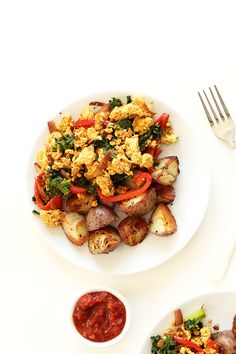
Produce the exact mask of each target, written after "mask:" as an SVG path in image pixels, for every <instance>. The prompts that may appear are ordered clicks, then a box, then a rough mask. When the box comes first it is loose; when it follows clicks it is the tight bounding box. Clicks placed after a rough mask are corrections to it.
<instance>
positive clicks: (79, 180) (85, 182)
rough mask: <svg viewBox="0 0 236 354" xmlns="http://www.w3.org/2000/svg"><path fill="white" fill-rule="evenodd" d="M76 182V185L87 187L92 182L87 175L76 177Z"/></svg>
mask: <svg viewBox="0 0 236 354" xmlns="http://www.w3.org/2000/svg"><path fill="white" fill-rule="evenodd" d="M75 184H76V186H79V187H82V188H85V187H88V186H89V184H90V182H89V180H88V179H87V178H86V177H84V176H82V177H78V178H77V179H76V183H75Z"/></svg>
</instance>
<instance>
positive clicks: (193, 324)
mask: <svg viewBox="0 0 236 354" xmlns="http://www.w3.org/2000/svg"><path fill="white" fill-rule="evenodd" d="M202 326H203V324H202V322H201V321H199V320H187V321H184V328H185V329H186V330H187V331H192V330H199V329H201V328H202Z"/></svg>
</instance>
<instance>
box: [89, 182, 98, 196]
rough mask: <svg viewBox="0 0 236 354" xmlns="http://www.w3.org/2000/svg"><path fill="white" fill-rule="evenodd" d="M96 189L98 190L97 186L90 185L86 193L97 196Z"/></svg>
mask: <svg viewBox="0 0 236 354" xmlns="http://www.w3.org/2000/svg"><path fill="white" fill-rule="evenodd" d="M97 188H98V184H97V183H95V184H92V183H91V184H90V185H89V186H88V192H89V193H91V194H92V195H94V196H96V195H97Z"/></svg>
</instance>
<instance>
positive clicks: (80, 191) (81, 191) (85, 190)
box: [70, 183, 87, 194]
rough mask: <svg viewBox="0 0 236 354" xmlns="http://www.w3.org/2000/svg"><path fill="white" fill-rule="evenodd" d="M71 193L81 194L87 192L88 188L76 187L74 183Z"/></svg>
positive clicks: (71, 185) (71, 186)
mask: <svg viewBox="0 0 236 354" xmlns="http://www.w3.org/2000/svg"><path fill="white" fill-rule="evenodd" d="M70 191H71V193H72V194H80V193H85V192H87V188H85V187H76V186H74V185H73V184H72V183H71V184H70Z"/></svg>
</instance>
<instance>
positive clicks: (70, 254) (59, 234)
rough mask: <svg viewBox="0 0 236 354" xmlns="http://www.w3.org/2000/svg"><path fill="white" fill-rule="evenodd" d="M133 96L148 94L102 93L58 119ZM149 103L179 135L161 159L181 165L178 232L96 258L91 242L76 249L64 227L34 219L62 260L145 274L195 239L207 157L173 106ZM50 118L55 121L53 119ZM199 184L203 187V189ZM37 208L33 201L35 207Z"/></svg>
mask: <svg viewBox="0 0 236 354" xmlns="http://www.w3.org/2000/svg"><path fill="white" fill-rule="evenodd" d="M128 94H133V96H143V95H140V94H137V93H132V92H131V93H130V92H127V93H125V94H124V92H117V91H114V92H106V93H97V94H94V95H92V96H89V97H85V98H82V99H80V100H78V101H77V102H75V103H73V104H71V105H70V106H68V107H66V108H65V109H64V110H63V111H62V114H58V115H57V116H56V117H55V118H54V120H55V121H58V120H59V119H60V118H61V117H62V116H63V114H66V113H70V114H72V116H73V119H76V118H77V117H78V115H79V113H80V112H81V110H82V109H83V108H84V107H85V106H87V105H88V103H89V102H90V101H95V100H99V101H108V100H109V98H110V97H113V96H114V97H120V98H121V99H123V100H124V101H125V100H126V96H127V95H128ZM144 97H145V98H147V99H148V100H153V101H155V106H154V112H157V115H158V114H161V113H162V112H167V113H170V115H171V122H172V123H173V126H174V131H175V133H176V134H178V136H179V142H178V143H177V144H173V145H170V146H165V147H164V151H163V152H162V155H161V156H168V155H177V156H178V158H179V161H180V171H181V172H180V175H179V176H178V179H177V182H176V183H175V189H176V199H175V201H174V203H173V206H171V207H170V208H171V210H172V212H173V214H174V216H175V218H176V221H177V225H178V230H177V232H176V233H175V234H174V235H173V236H170V237H166V238H164V237H163V238H161V237H157V236H154V235H152V234H150V235H148V237H147V238H146V239H145V240H144V241H143V242H142V243H141V244H139V245H137V246H135V247H129V246H126V245H121V246H119V247H118V248H117V249H116V250H114V251H113V252H111V253H109V254H105V255H98V256H93V255H91V254H90V253H89V251H88V248H87V244H84V245H83V246H82V247H77V246H74V245H73V244H72V243H70V242H69V241H68V240H67V238H66V237H65V235H64V233H63V231H62V229H60V228H55V229H50V228H48V227H47V226H46V225H44V224H43V223H42V222H41V220H40V219H39V218H38V217H37V216H32V217H33V218H34V219H33V222H34V224H35V231H37V232H38V233H39V234H40V236H41V237H42V238H44V239H45V240H46V241H47V242H48V243H49V245H50V246H51V247H52V248H53V249H54V250H55V251H56V252H57V253H59V254H60V255H61V256H62V257H64V258H66V259H67V260H68V261H70V262H72V263H74V264H75V265H77V266H79V267H81V268H84V269H87V270H90V271H94V272H104V273H110V274H128V273H136V272H140V271H144V270H147V269H150V268H153V267H155V266H158V265H160V264H161V263H163V262H165V261H167V260H168V259H170V258H171V257H173V256H174V255H175V254H176V253H177V252H179V251H180V250H181V249H182V248H183V247H184V246H185V245H186V244H187V243H188V242H189V240H190V239H191V238H192V236H193V235H194V233H195V232H196V230H197V228H198V227H199V225H200V222H201V220H202V218H203V216H204V213H205V210H206V206H207V201H208V191H209V171H208V167H207V165H206V162H205V160H204V153H203V152H202V150H201V147H200V146H199V144H198V143H197V140H196V137H195V134H194V133H193V131H192V130H191V128H190V127H189V126H188V124H187V123H186V122H185V121H184V119H183V118H182V117H181V116H180V115H179V114H177V113H176V112H175V111H174V110H173V109H172V108H170V107H169V106H167V105H166V104H164V103H162V102H160V101H158V98H153V97H148V96H144ZM49 118H50V117H49ZM46 119H47V118H45V122H42V124H43V126H44V130H43V132H42V133H41V134H40V136H39V137H38V138H37V140H36V143H35V146H34V147H33V149H32V154H31V157H30V163H29V167H28V174H27V193H28V198H29V200H31V198H32V195H33V185H34V177H35V169H34V166H33V163H34V162H35V154H36V152H37V151H38V150H40V149H41V148H42V146H43V143H44V141H46V140H47V137H48V129H47V120H46ZM199 186H201V187H200V188H199ZM33 208H34V204H33V203H30V209H31V210H32V209H33Z"/></svg>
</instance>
